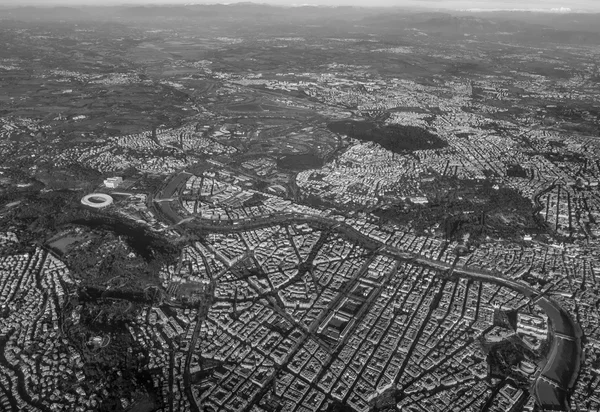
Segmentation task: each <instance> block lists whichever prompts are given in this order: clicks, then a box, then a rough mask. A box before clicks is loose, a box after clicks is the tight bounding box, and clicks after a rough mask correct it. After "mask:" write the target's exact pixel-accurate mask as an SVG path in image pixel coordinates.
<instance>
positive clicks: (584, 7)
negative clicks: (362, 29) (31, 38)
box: [0, 0, 600, 12]
mask: <svg viewBox="0 0 600 412" xmlns="http://www.w3.org/2000/svg"><path fill="white" fill-rule="evenodd" d="M216 3H221V4H234V3H236V2H235V1H222V2H219V1H210V0H208V1H202V0H197V1H185V0H105V1H99V0H49V1H48V0H0V6H21V5H43V6H51V5H69V6H107V5H121V4H124V5H126V4H137V5H140V4H171V5H176V4H216ZM254 3H260V4H272V5H279V6H301V5H319V6H342V5H349V6H359V7H398V8H401V7H411V8H413V7H416V8H426V9H437V8H440V9H459V10H465V9H468V10H536V11H554V12H568V11H588V12H594V11H597V12H600V2H598V1H594V0H575V1H569V2H565V1H554V0H551V1H546V0H527V1H517V0H500V1H487V0H310V1H301V0H300V1H298V0H266V1H254Z"/></svg>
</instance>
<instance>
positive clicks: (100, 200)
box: [81, 193, 113, 209]
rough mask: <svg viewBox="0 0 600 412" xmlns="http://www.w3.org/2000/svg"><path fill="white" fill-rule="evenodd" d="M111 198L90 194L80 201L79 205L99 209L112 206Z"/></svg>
mask: <svg viewBox="0 0 600 412" xmlns="http://www.w3.org/2000/svg"><path fill="white" fill-rule="evenodd" d="M112 202H113V198H112V197H111V196H109V195H107V194H105V193H91V194H89V195H87V196H84V197H83V198H82V199H81V203H82V204H84V205H86V206H90V207H94V208H96V209H100V208H103V207H106V206H108V205H110V204H112Z"/></svg>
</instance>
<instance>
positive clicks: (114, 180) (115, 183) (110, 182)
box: [104, 177, 123, 189]
mask: <svg viewBox="0 0 600 412" xmlns="http://www.w3.org/2000/svg"><path fill="white" fill-rule="evenodd" d="M121 183H123V178H122V177H109V178H108V179H105V180H104V186H106V187H110V188H111V189H114V188H116V187H119V185H120V184H121Z"/></svg>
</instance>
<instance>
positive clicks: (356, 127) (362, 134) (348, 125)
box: [327, 120, 448, 153]
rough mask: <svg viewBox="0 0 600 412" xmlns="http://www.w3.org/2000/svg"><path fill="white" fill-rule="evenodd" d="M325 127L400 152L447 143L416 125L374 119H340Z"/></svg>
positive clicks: (433, 147) (441, 146)
mask: <svg viewBox="0 0 600 412" xmlns="http://www.w3.org/2000/svg"><path fill="white" fill-rule="evenodd" d="M327 128H328V129H329V130H330V131H332V132H334V133H338V134H345V135H348V136H350V137H352V138H354V139H358V140H361V141H364V142H375V143H378V144H380V145H381V146H383V147H384V148H386V149H388V150H390V151H392V152H394V153H402V152H406V151H413V150H425V149H441V148H444V147H446V146H447V145H448V143H446V142H445V141H444V140H442V139H441V138H440V137H438V136H436V135H434V134H433V133H431V132H429V131H428V130H426V129H423V128H421V127H417V126H404V125H395V124H393V125H385V124H380V123H378V122H374V121H354V120H341V121H337V122H332V123H329V124H328V125H327Z"/></svg>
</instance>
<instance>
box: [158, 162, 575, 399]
mask: <svg viewBox="0 0 600 412" xmlns="http://www.w3.org/2000/svg"><path fill="white" fill-rule="evenodd" d="M189 176H190V174H189V173H185V172H183V173H179V174H177V175H175V176H173V177H172V178H171V179H170V180H169V181H168V182H167V184H166V185H165V186H164V188H163V190H162V192H161V193H160V194H159V195H157V196H156V197H158V198H161V199H166V198H172V197H173V195H174V194H175V192H176V191H178V190H179V187H180V186H181V185H182V184H183V183H184V182H185V181H186V179H187V178H188V177H189ZM158 207H160V209H161V210H162V212H163V215H164V216H165V217H167V218H168V219H169V220H170V221H171V223H172V224H176V223H180V225H179V227H180V228H181V227H183V228H185V229H187V230H192V231H200V232H205V233H206V232H229V233H230V232H239V231H246V230H253V229H258V228H264V227H268V226H273V225H283V224H301V223H307V224H309V225H311V226H316V227H319V228H324V229H326V230H330V231H335V232H337V233H338V234H340V235H342V236H343V237H345V238H347V239H349V240H352V241H354V242H357V243H359V244H361V245H362V246H364V247H366V248H368V249H372V250H378V251H379V253H383V254H385V255H388V256H390V257H393V258H394V259H396V260H399V261H407V262H410V263H412V264H416V265H421V266H426V267H429V268H432V269H434V270H438V271H442V272H444V273H447V274H451V275H450V276H451V277H453V278H470V279H474V280H478V281H481V282H488V283H494V284H498V285H502V286H505V287H508V288H510V289H513V290H516V291H518V292H519V293H521V294H523V295H524V296H527V297H529V298H532V300H535V304H536V305H537V306H539V307H540V308H541V309H542V310H543V311H544V312H545V313H546V315H547V316H548V319H549V327H550V334H551V336H552V342H551V347H550V352H549V353H550V356H549V357H548V361H547V362H546V364H545V365H544V366H543V367H542V371H541V374H540V375H539V376H538V377H537V379H536V382H535V384H534V389H535V390H534V394H535V396H536V398H537V402H538V404H539V405H540V406H541V407H542V409H551V410H556V408H561V410H567V409H568V407H567V404H568V395H569V393H570V391H571V390H572V389H573V386H574V384H575V381H576V380H577V377H578V375H579V369H580V364H581V359H582V353H583V349H582V341H581V338H582V336H583V333H582V331H581V328H580V327H579V325H577V324H576V323H575V321H574V320H573V318H572V317H571V316H570V315H569V313H568V312H567V311H566V310H565V309H564V308H562V307H561V306H560V305H559V304H558V303H557V302H556V301H554V300H552V299H551V298H549V297H546V296H540V295H539V291H537V290H535V289H533V288H531V287H530V286H528V285H526V284H524V283H521V282H517V281H513V280H510V279H506V278H503V277H501V274H500V273H494V272H489V271H485V270H481V269H471V268H466V267H456V266H454V265H453V264H447V263H444V262H439V261H435V260H432V259H429V258H426V257H424V256H421V255H419V254H417V253H409V252H405V251H402V250H400V249H398V248H395V247H392V246H389V245H386V244H384V243H382V242H380V241H378V240H375V239H373V238H370V237H369V236H367V235H365V234H363V233H361V232H359V231H358V230H356V229H354V228H353V227H352V226H349V225H348V224H346V223H343V222H340V221H337V220H334V219H331V218H327V217H325V216H315V215H307V214H301V213H293V212H283V213H276V214H272V215H270V216H265V217H257V218H246V219H240V220H234V221H218V222H216V221H212V220H209V219H201V218H195V219H193V220H189V217H188V218H186V219H185V220H184V218H183V217H182V216H179V215H178V214H177V213H176V212H175V211H174V210H173V208H172V207H171V205H170V202H162V203H160V204H158ZM455 263H456V261H455Z"/></svg>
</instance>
